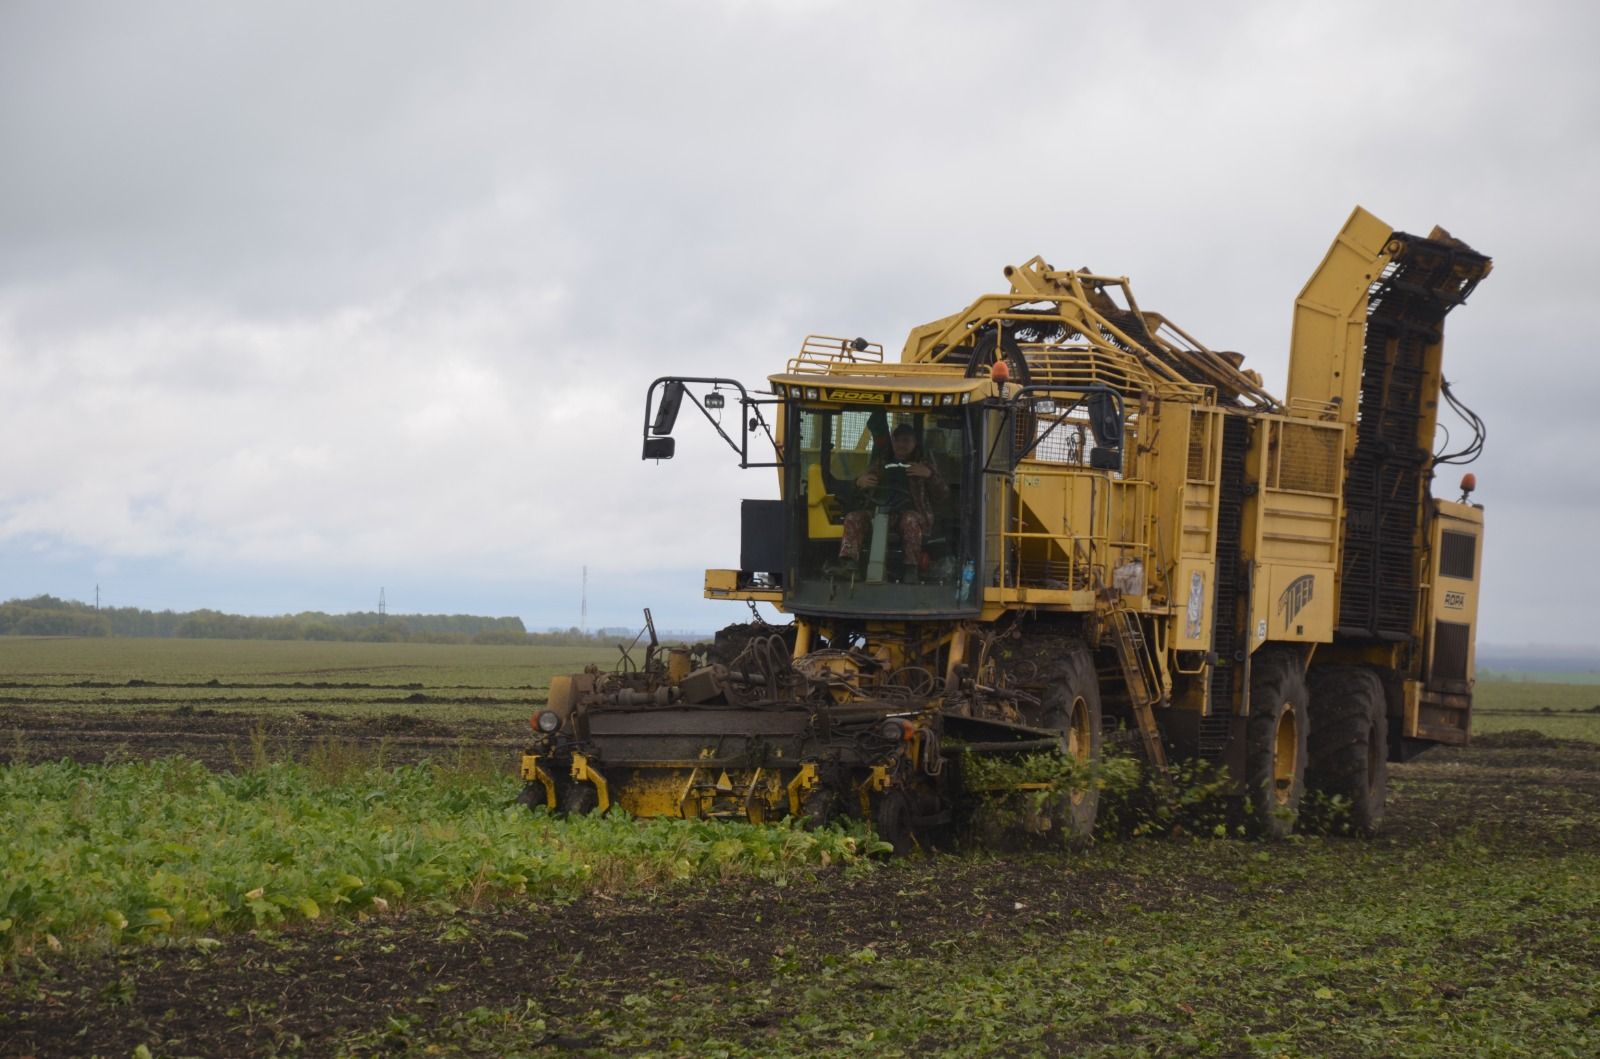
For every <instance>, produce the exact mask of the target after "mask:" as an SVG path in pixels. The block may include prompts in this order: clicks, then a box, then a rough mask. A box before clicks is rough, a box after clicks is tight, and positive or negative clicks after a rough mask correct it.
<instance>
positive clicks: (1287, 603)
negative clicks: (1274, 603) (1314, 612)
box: [1278, 574, 1317, 627]
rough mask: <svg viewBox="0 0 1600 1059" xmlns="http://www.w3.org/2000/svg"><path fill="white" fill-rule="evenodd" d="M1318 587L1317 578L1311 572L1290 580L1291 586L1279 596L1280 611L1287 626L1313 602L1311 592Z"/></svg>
mask: <svg viewBox="0 0 1600 1059" xmlns="http://www.w3.org/2000/svg"><path fill="white" fill-rule="evenodd" d="M1316 587H1317V579H1316V577H1314V576H1313V575H1311V574H1301V575H1300V576H1299V577H1297V578H1295V579H1294V580H1293V581H1290V582H1289V587H1288V588H1286V589H1284V590H1283V594H1282V595H1281V596H1279V597H1278V613H1279V614H1282V615H1283V624H1284V626H1285V627H1287V626H1288V625H1289V623H1290V622H1292V621H1294V619H1295V615H1297V614H1299V613H1300V611H1301V610H1303V609H1304V608H1305V605H1306V604H1307V603H1310V602H1311V593H1312V592H1313V591H1315V589H1316Z"/></svg>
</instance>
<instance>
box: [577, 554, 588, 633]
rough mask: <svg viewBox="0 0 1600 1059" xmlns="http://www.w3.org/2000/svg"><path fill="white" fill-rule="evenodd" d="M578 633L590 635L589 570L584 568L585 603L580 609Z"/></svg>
mask: <svg viewBox="0 0 1600 1059" xmlns="http://www.w3.org/2000/svg"><path fill="white" fill-rule="evenodd" d="M578 631H579V632H581V633H583V635H585V636H588V635H589V568H588V567H587V566H585V567H584V568H583V602H582V604H580V606H579V608H578Z"/></svg>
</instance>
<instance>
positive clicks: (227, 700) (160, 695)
mask: <svg viewBox="0 0 1600 1059" xmlns="http://www.w3.org/2000/svg"><path fill="white" fill-rule="evenodd" d="M635 656H636V657H639V652H638V651H637V650H636V651H635ZM617 657H618V652H617V649H616V647H615V646H611V645H604V646H600V645H595V646H588V647H486V646H481V645H474V644H464V645H448V644H387V643H318V642H312V641H288V642H282V641H270V640H180V639H172V640H154V639H122V638H115V637H113V638H107V639H78V638H73V637H53V638H33V637H0V704H9V705H11V706H14V707H18V708H21V709H29V710H35V711H45V710H50V711H85V712H87V711H102V712H103V711H114V712H118V713H123V712H128V711H133V710H145V711H149V710H163V711H171V710H175V709H176V710H184V711H197V710H219V711H225V712H241V713H251V714H260V715H262V716H274V715H278V714H289V713H298V712H301V711H311V712H314V713H318V714H327V715H332V716H373V715H381V714H389V713H405V714H409V715H416V716H425V717H428V718H435V719H442V720H460V719H470V718H477V719H482V720H497V721H515V720H518V719H520V718H525V717H526V715H527V713H528V710H529V706H530V705H531V704H532V703H534V702H538V701H542V700H543V696H544V690H545V689H546V688H547V687H548V686H549V683H550V677H551V676H553V675H555V674H558V673H573V672H577V671H579V670H581V669H582V668H583V667H584V666H585V665H587V664H589V663H591V662H596V661H599V662H602V663H604V664H607V665H609V664H611V662H612V660H613V659H616V658H617Z"/></svg>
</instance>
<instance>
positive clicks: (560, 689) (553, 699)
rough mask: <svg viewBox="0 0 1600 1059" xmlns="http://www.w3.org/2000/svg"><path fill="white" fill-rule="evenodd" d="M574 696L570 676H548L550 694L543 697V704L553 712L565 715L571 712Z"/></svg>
mask: <svg viewBox="0 0 1600 1059" xmlns="http://www.w3.org/2000/svg"><path fill="white" fill-rule="evenodd" d="M575 697H576V692H575V691H574V688H573V678H572V677H571V676H556V677H551V678H550V694H549V695H547V696H546V698H545V705H546V706H547V707H548V708H549V709H550V710H552V711H553V712H555V713H558V714H560V715H561V716H562V717H565V716H566V715H567V714H569V713H571V712H572V702H573V699H574V698H575Z"/></svg>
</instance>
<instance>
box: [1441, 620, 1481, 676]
mask: <svg viewBox="0 0 1600 1059" xmlns="http://www.w3.org/2000/svg"><path fill="white" fill-rule="evenodd" d="M1471 646H1472V626H1470V625H1467V624H1465V623H1464V622H1459V621H1436V622H1434V623H1433V673H1432V674H1431V675H1432V677H1433V681H1440V680H1456V681H1465V680H1466V679H1467V653H1468V650H1469V649H1470V648H1471Z"/></svg>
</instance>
